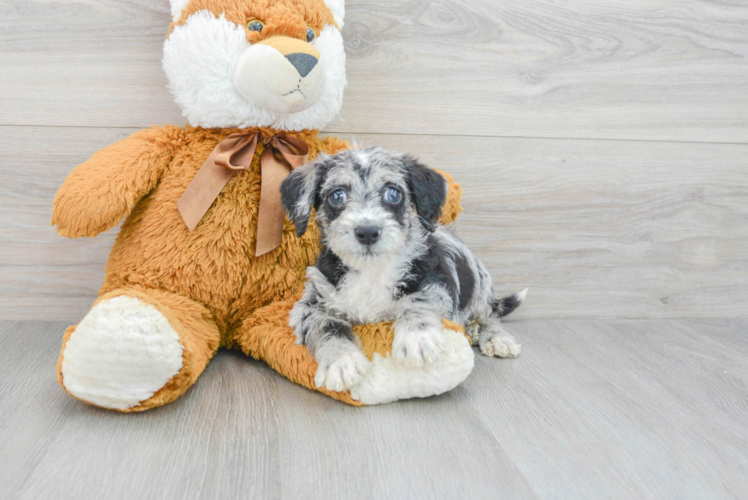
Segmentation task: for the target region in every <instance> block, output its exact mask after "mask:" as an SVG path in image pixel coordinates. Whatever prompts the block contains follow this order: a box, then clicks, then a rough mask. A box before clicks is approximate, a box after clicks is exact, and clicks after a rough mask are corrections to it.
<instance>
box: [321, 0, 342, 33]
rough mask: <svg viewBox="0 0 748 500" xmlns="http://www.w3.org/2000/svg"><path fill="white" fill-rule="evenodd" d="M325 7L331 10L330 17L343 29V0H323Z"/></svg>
mask: <svg viewBox="0 0 748 500" xmlns="http://www.w3.org/2000/svg"><path fill="white" fill-rule="evenodd" d="M325 4H326V5H327V8H328V9H330V11H331V12H332V17H334V18H335V22H336V23H338V26H340V29H341V30H342V29H343V20H344V19H345V0H325Z"/></svg>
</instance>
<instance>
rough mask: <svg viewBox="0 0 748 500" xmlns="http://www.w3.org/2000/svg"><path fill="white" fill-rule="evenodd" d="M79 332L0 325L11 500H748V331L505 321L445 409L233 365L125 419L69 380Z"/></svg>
mask: <svg viewBox="0 0 748 500" xmlns="http://www.w3.org/2000/svg"><path fill="white" fill-rule="evenodd" d="M64 327H65V323H60V322H31V321H29V322H3V323H0V411H1V412H2V413H0V498H14V499H15V498H18V499H47V498H63V499H68V498H69V499H73V498H107V499H118V498H165V499H172V498H239V497H241V498H289V499H292V498H325V499H328V498H341V499H344V498H364V499H366V498H398V499H399V498H403V499H406V498H475V499H481V498H486V499H489V498H491V499H496V498H548V499H558V498H593V499H599V498H618V499H621V498H627V499H628V498H630V499H643V498H653V499H669V498H672V499H689V498H698V499H721V498H736V499H737V498H746V497H748V366H747V365H746V356H748V335H747V333H748V320H650V321H626V320H566V321H561V320H555V321H547V320H536V321H514V322H508V323H507V328H508V329H510V330H511V331H513V332H515V333H516V335H517V337H518V338H519V339H520V340H521V341H522V343H523V348H524V350H523V355H522V356H520V357H519V358H518V359H516V360H497V359H486V358H483V357H480V358H479V359H478V360H477V363H476V367H475V371H474V372H473V374H472V375H471V376H470V378H469V379H468V380H467V381H466V382H465V384H463V385H462V386H461V387H459V388H457V389H456V390H454V391H453V392H451V393H448V394H446V395H443V396H441V397H436V398H431V399H425V400H416V401H406V402H399V403H394V404H390V405H385V406H380V407H370V408H352V407H348V406H345V405H343V404H341V403H337V402H335V401H333V400H331V399H329V398H327V397H324V396H321V395H318V394H316V393H313V392H311V391H308V390H306V389H303V388H301V387H299V386H296V385H294V384H291V383H290V382H288V381H286V380H284V379H283V378H281V377H280V376H279V375H277V374H276V373H274V372H273V371H272V370H270V369H269V368H267V367H266V366H264V365H263V364H261V363H258V362H255V361H252V360H249V359H247V358H246V357H244V356H243V355H241V354H238V353H235V352H222V353H220V354H219V355H218V356H217V358H216V359H215V360H214V361H213V362H212V363H211V365H210V366H209V368H208V370H207V372H206V373H205V374H204V375H203V376H202V377H201V379H200V380H199V381H198V383H197V385H196V386H195V387H193V388H192V389H191V390H190V391H189V392H188V393H187V394H186V395H185V396H183V397H182V398H181V399H179V400H178V401H176V402H175V403H172V404H170V405H168V406H166V407H163V408H160V409H157V410H152V411H149V412H146V413H143V414H135V415H124V414H118V413H112V412H108V411H105V410H99V409H96V408H92V407H88V406H86V405H84V404H83V403H80V402H78V401H75V400H73V399H71V398H69V397H68V396H67V395H66V394H64V393H63V391H62V389H61V388H60V387H58V386H57V384H56V383H55V381H54V374H53V371H54V364H55V358H56V355H57V349H58V345H59V342H60V336H61V333H62V330H63V328H64Z"/></svg>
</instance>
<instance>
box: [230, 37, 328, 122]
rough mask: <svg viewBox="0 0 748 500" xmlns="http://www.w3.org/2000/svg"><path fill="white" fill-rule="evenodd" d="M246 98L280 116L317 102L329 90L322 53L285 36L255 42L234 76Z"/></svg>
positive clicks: (235, 86)
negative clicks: (326, 85)
mask: <svg viewBox="0 0 748 500" xmlns="http://www.w3.org/2000/svg"><path fill="white" fill-rule="evenodd" d="M232 82H233V85H234V88H235V89H236V91H237V92H238V93H239V94H240V95H241V96H242V97H244V98H245V99H247V100H249V101H251V102H252V103H254V104H258V105H260V106H262V107H264V108H266V109H268V110H270V111H274V112H276V113H286V114H289V113H296V112H298V111H302V110H304V109H307V108H309V107H310V106H312V105H313V104H314V103H316V102H317V101H318V100H319V98H320V97H321V95H322V92H323V90H324V87H325V72H324V68H323V61H322V59H321V56H320V53H319V52H318V51H317V50H316V49H315V48H314V47H312V46H311V45H310V44H308V43H306V42H304V41H302V40H298V39H296V38H290V37H285V36H274V37H270V38H267V39H265V40H263V41H261V42H258V43H255V44H253V45H252V46H250V47H249V48H248V49H246V50H245V51H244V53H243V54H242V55H241V56H240V57H239V60H238V62H237V64H236V68H235V70H234V75H233V80H232Z"/></svg>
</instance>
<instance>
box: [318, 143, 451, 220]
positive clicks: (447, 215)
mask: <svg viewBox="0 0 748 500" xmlns="http://www.w3.org/2000/svg"><path fill="white" fill-rule="evenodd" d="M350 147H351V143H350V142H348V141H344V140H343V139H339V138H337V137H332V136H328V137H325V138H324V139H322V146H321V147H320V151H321V152H323V153H327V154H329V155H333V154H335V153H339V152H340V151H343V150H344V149H348V148H350ZM437 172H439V173H440V174H442V175H443V176H444V178H445V179H447V201H446V202H445V203H444V207H443V208H442V216H441V218H440V219H439V223H441V224H445V225H446V224H451V223H452V222H454V221H455V219H457V216H458V215H460V212H462V206H461V205H460V199H461V198H462V187H460V185H459V184H458V183H456V182H455V181H454V179H453V178H452V176H451V175H449V174H448V173H446V172H443V171H441V170H437Z"/></svg>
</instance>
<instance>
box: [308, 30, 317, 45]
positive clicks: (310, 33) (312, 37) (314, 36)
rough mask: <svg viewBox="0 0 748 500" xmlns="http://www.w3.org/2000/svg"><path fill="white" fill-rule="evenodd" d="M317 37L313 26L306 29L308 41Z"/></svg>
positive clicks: (310, 41)
mask: <svg viewBox="0 0 748 500" xmlns="http://www.w3.org/2000/svg"><path fill="white" fill-rule="evenodd" d="M316 39H317V32H316V31H314V30H313V29H312V28H307V29H306V41H307V43H312V42H313V41H315V40H316Z"/></svg>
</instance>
